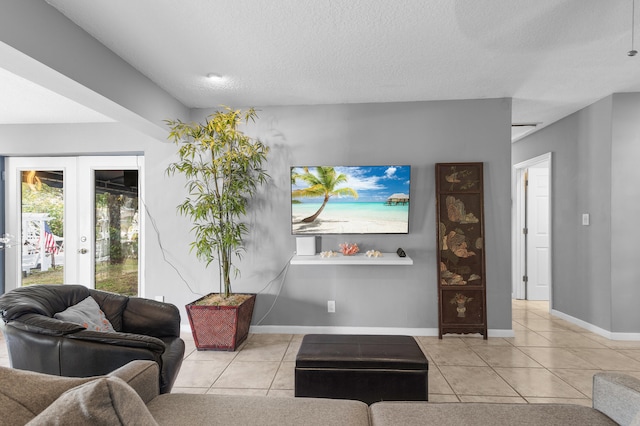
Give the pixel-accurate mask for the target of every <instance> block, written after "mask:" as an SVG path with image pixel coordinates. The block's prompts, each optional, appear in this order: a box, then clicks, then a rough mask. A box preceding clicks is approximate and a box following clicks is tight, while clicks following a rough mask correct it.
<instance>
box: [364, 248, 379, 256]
mask: <svg viewBox="0 0 640 426" xmlns="http://www.w3.org/2000/svg"><path fill="white" fill-rule="evenodd" d="M365 254H366V255H367V257H382V253H380V252H379V251H378V250H367V252H366V253H365Z"/></svg>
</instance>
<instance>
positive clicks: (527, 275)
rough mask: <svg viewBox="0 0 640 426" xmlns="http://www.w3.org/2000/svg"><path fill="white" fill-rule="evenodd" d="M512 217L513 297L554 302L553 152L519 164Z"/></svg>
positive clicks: (516, 171)
mask: <svg viewBox="0 0 640 426" xmlns="http://www.w3.org/2000/svg"><path fill="white" fill-rule="evenodd" d="M514 171H515V185H514V189H515V204H514V207H515V208H514V220H513V224H514V225H513V236H514V246H513V247H514V249H513V265H514V267H513V290H512V293H513V294H512V296H513V298H514V299H522V300H545V301H549V306H552V304H551V298H552V291H551V285H552V282H551V267H552V263H551V262H552V255H551V251H552V247H551V241H552V238H551V230H552V226H551V189H552V188H551V153H547V154H544V155H541V156H538V157H535V158H532V159H530V160H527V161H524V162H522V163H518V164H516V165H515V166H514Z"/></svg>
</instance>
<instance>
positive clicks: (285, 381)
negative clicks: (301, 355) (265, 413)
mask: <svg viewBox="0 0 640 426" xmlns="http://www.w3.org/2000/svg"><path fill="white" fill-rule="evenodd" d="M295 366H296V363H295V362H289V361H287V362H282V363H281V364H280V367H279V368H278V372H277V373H276V377H275V378H274V379H273V383H272V384H271V389H279V390H283V389H294V385H295V374H294V373H295Z"/></svg>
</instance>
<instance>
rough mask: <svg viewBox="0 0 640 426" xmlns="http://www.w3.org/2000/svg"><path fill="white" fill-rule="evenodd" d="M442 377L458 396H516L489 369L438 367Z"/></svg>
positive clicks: (511, 389)
mask: <svg viewBox="0 0 640 426" xmlns="http://www.w3.org/2000/svg"><path fill="white" fill-rule="evenodd" d="M440 371H441V372H442V375H443V376H444V378H445V379H446V380H447V382H448V383H449V385H450V386H451V388H452V389H453V390H454V392H455V393H456V394H458V395H484V396H487V395H492V396H518V394H517V393H516V391H515V390H513V388H512V387H511V386H509V385H508V384H507V382H505V381H504V380H503V379H502V378H501V377H500V376H498V375H497V374H496V372H495V371H494V370H493V369H491V368H490V367H449V366H445V367H440Z"/></svg>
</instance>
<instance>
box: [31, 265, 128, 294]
mask: <svg viewBox="0 0 640 426" xmlns="http://www.w3.org/2000/svg"><path fill="white" fill-rule="evenodd" d="M63 282H64V267H63V266H56V267H55V268H51V269H49V270H48V271H44V272H41V271H38V270H32V271H31V273H29V275H27V276H25V277H23V278H22V285H32V284H53V283H59V284H62V283H63ZM95 288H96V289H98V290H104V291H111V292H114V293H118V294H122V295H126V296H137V295H138V263H137V261H136V260H135V259H127V260H126V261H125V262H124V263H123V264H121V265H111V264H109V263H108V262H103V263H99V264H98V265H96V283H95Z"/></svg>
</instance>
